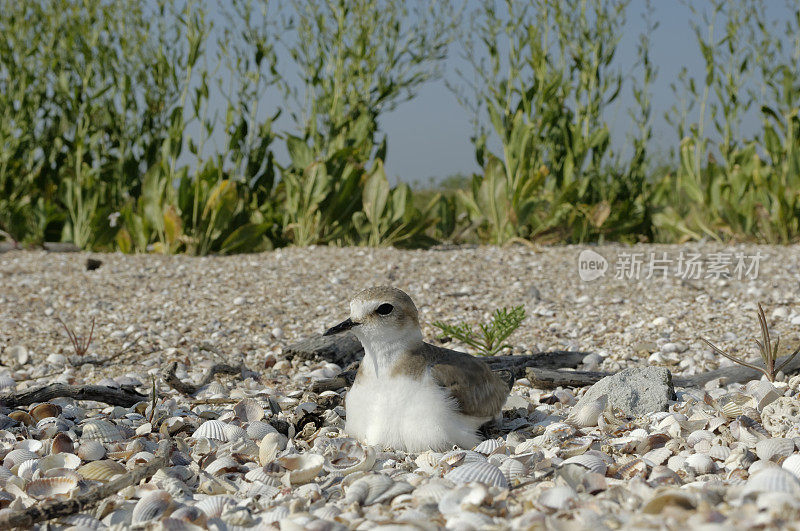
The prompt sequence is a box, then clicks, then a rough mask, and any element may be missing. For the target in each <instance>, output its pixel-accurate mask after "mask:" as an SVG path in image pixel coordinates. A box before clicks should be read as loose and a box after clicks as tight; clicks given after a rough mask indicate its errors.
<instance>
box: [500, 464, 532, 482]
mask: <svg viewBox="0 0 800 531" xmlns="http://www.w3.org/2000/svg"><path fill="white" fill-rule="evenodd" d="M497 468H498V469H500V472H502V473H503V476H505V478H506V482H508V484H509V485H512V484H514V481H515V480H519V479H522V478H524V477H525V474H526V473H527V472H528V467H527V466H526V465H525V464H524V463H522V461H518V460H516V459H505V460H504V461H503V462H502V463H500V464H499V465H498V466H497Z"/></svg>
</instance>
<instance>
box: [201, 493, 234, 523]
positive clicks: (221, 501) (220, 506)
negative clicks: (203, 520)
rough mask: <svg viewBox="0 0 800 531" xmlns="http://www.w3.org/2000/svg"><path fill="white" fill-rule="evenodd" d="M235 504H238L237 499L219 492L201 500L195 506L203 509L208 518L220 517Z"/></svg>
mask: <svg viewBox="0 0 800 531" xmlns="http://www.w3.org/2000/svg"><path fill="white" fill-rule="evenodd" d="M234 505H236V500H235V499H233V498H231V497H230V496H226V495H224V494H219V495H215V496H209V497H207V498H204V499H202V500H200V501H199V502H197V504H195V507H197V508H198V509H200V510H201V511H203V512H204V513H205V514H206V516H207V517H208V518H219V517H220V516H222V513H223V512H225V509H227V508H228V507H231V506H234Z"/></svg>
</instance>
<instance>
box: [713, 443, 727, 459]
mask: <svg viewBox="0 0 800 531" xmlns="http://www.w3.org/2000/svg"><path fill="white" fill-rule="evenodd" d="M730 455H731V449H730V448H729V447H727V446H722V445H719V444H716V445H714V446H712V447H711V448H709V449H708V456H709V457H710V458H711V459H716V460H717V461H725V460H726V459H727V458H728V457H729V456H730Z"/></svg>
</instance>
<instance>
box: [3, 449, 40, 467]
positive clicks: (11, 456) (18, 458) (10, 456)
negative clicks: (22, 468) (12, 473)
mask: <svg viewBox="0 0 800 531" xmlns="http://www.w3.org/2000/svg"><path fill="white" fill-rule="evenodd" d="M38 458H39V454H37V453H35V452H31V451H30V450H26V449H25V448H17V449H16V450H11V451H10V452H8V453H7V454H6V456H5V458H4V459H3V466H5V467H6V468H9V469H12V470H13V469H14V467H18V466H19V465H21V464H22V463H23V462H25V461H28V460H29V459H38Z"/></svg>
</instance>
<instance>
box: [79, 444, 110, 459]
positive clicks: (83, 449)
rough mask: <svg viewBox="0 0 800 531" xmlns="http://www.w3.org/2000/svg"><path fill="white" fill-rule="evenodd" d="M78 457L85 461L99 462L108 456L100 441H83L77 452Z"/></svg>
mask: <svg viewBox="0 0 800 531" xmlns="http://www.w3.org/2000/svg"><path fill="white" fill-rule="evenodd" d="M76 454H77V455H78V457H80V458H81V459H83V460H84V461H97V460H99V459H102V458H103V457H105V455H106V447H105V446H103V443H101V442H100V441H92V440H88V441H83V442H81V444H80V446H78V450H77V451H76Z"/></svg>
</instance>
